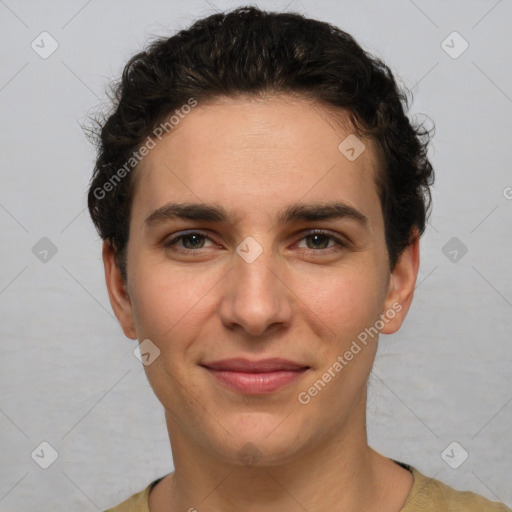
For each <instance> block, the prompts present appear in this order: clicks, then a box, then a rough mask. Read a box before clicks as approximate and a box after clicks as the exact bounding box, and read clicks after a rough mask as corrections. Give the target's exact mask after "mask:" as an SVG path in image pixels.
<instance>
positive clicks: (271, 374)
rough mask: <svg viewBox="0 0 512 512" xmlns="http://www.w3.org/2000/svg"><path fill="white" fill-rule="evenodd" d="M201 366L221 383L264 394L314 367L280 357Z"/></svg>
mask: <svg viewBox="0 0 512 512" xmlns="http://www.w3.org/2000/svg"><path fill="white" fill-rule="evenodd" d="M201 366H202V367H203V368H205V369H206V370H207V371H208V372H209V373H210V375H212V376H213V377H214V378H215V379H216V380H217V382H219V383H220V384H222V385H224V386H226V387H228V388H230V389H232V390H235V391H238V392H240V393H243V394H247V395H263V394H267V393H272V392H274V391H277V390H279V389H282V388H284V387H286V386H288V385H290V384H291V383H293V382H294V381H296V380H298V379H299V378H301V377H302V376H303V375H304V374H305V373H306V372H307V371H308V370H309V369H310V366H307V365H303V364H300V363H296V362H293V361H288V360H286V359H280V358H272V359H262V360H259V361H251V360H249V359H244V358H235V359H224V360H222V361H212V362H209V363H204V364H202V365H201Z"/></svg>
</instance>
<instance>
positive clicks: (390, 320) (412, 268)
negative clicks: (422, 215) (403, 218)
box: [381, 231, 420, 334]
mask: <svg viewBox="0 0 512 512" xmlns="http://www.w3.org/2000/svg"><path fill="white" fill-rule="evenodd" d="M419 244H420V237H419V235H418V233H417V231H414V236H413V238H412V242H411V243H410V244H409V245H408V246H407V247H406V248H405V250H404V251H403V252H402V254H401V255H400V258H399V259H398V262H397V264H396V265H395V268H394V269H393V271H392V272H391V276H390V279H389V286H388V293H387V296H386V300H385V304H384V311H383V312H382V314H384V315H385V316H386V319H387V322H385V325H384V327H383V328H382V329H381V332H382V333H383V334H392V333H394V332H396V331H398V329H400V327H401V326H402V323H403V321H404V320H405V317H406V316H407V312H408V311H409V308H410V306H411V302H412V299H413V296H414V288H415V286H416V278H417V276H418V269H419V265H420V248H419Z"/></svg>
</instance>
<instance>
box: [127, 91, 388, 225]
mask: <svg viewBox="0 0 512 512" xmlns="http://www.w3.org/2000/svg"><path fill="white" fill-rule="evenodd" d="M378 166H379V162H378V158H377V152H376V147H375V144H374V143H373V142H372V141H371V140H370V139H367V138H362V137H360V136H357V135H356V134H355V133H354V130H353V128H352V127H351V125H350V122H349V121H348V117H347V115H346V114H345V113H344V112H342V111H341V110H340V111H339V112H332V111H330V110H328V109H326V108H325V107H323V106H321V105H319V104H314V103H312V102H311V101H308V100H306V99H301V98H297V97H293V96H286V95H281V96H270V97H266V98H257V99H256V98H254V97H238V98H221V99H216V100H215V101H210V102H208V103H199V104H198V105H197V106H196V107H195V108H194V109H192V110H191V111H190V113H188V114H187V115H185V116H183V118H182V119H181V120H180V121H179V123H178V124H177V125H175V127H174V128H173V129H172V131H170V132H169V133H168V134H167V135H165V136H164V137H163V138H162V140H161V141H157V144H156V146H155V147H154V149H152V150H151V151H150V152H149V153H148V155H147V156H146V157H145V158H144V160H143V161H142V162H141V164H139V168H138V169H137V170H136V173H135V178H136V179H135V190H134V202H133V209H132V211H133V215H132V218H133V217H134V216H135V215H140V216H147V215H149V214H151V212H152V211H153V210H154V209H156V208H159V207H161V206H162V205H164V204H166V203H168V202H179V201H182V202H190V201H193V202H204V203H211V202H215V203H217V204H219V203H220V204H223V205H225V207H226V208H227V209H229V210H230V211H231V210H232V212H233V213H234V214H237V213H238V214H239V217H240V218H247V216H249V217H251V218H254V219H256V218H261V219H263V217H265V216H266V217H267V218H269V217H271V216H272V212H274V211H278V210H279V211H281V209H282V206H283V205H286V204H292V203H296V202H303V203H304V202H308V201H311V202H319V201H333V200H339V201H343V202H344V203H346V204H349V205H351V206H354V207H356V206H357V207H358V209H360V210H363V211H364V213H365V215H366V216H368V217H369V218H370V219H371V218H372V217H375V216H379V214H380V203H379V200H378V191H377V187H376V184H375V176H376V174H377V173H378V172H379V171H378ZM144 218H145V217H144Z"/></svg>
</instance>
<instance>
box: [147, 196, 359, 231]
mask: <svg viewBox="0 0 512 512" xmlns="http://www.w3.org/2000/svg"><path fill="white" fill-rule="evenodd" d="M343 218H348V219H352V220H356V221H357V222H359V223H360V224H362V225H366V224H367V223H368V218H367V217H366V215H364V214H363V213H362V212H360V211H359V210H357V209H356V208H354V207H352V206H349V205H348V204H345V203H340V202H337V201H335V202H328V203H309V204H308V203H296V204H292V205H289V206H287V207H286V208H284V210H282V211H281V212H280V213H279V214H278V216H277V223H278V224H286V223H289V222H293V221H319V220H335V219H343ZM173 219H187V220H196V221H202V222H228V223H229V222H230V223H233V219H234V216H233V215H231V214H230V213H229V212H228V211H227V210H226V209H225V208H224V207H223V206H220V205H214V204H201V203H168V204H166V205H164V206H162V207H160V208H158V209H157V210H155V211H154V212H153V213H151V214H150V215H149V216H148V217H147V218H146V220H145V221H144V224H145V225H146V226H147V227H152V226H155V225H157V224H161V223H162V222H165V221H168V220H173Z"/></svg>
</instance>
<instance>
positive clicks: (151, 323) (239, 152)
mask: <svg viewBox="0 0 512 512" xmlns="http://www.w3.org/2000/svg"><path fill="white" fill-rule="evenodd" d="M341 115H342V114H340V115H339V116H338V117H339V118H340V119H343V118H342V117H340V116H341ZM351 134H353V130H351V129H350V125H349V124H348V123H345V124H343V123H335V122H333V117H332V113H331V114H329V112H328V111H326V110H324V108H323V107H320V106H318V105H316V106H315V105H313V104H312V103H310V102H308V101H306V100H301V99H296V98H293V97H289V96H282V97H268V98H266V99H259V100H255V99H249V98H237V99H233V98H231V99H228V98H224V99H218V100H216V102H214V103H209V104H201V103H200V104H199V105H198V106H197V107H195V108H194V109H193V110H192V111H191V112H190V113H189V114H188V115H187V116H186V117H185V118H184V119H182V120H181V121H180V124H179V125H178V126H177V127H176V128H174V129H173V131H172V132H171V133H169V134H168V135H166V136H165V137H164V138H162V140H161V141H160V142H159V143H158V144H157V145H156V147H155V148H154V149H152V150H151V151H150V152H149V154H148V155H147V156H146V157H145V159H144V160H143V162H142V163H141V164H140V168H139V169H137V171H136V172H137V175H136V178H137V180H136V188H135V193H134V199H133V205H132V213H131V219H130V234H129V242H128V247H127V281H126V283H124V282H123V281H122V278H121V276H120V273H119V269H118V268H117V267H116V265H115V258H114V255H113V253H112V250H111V248H110V246H109V245H108V244H105V246H104V261H105V269H106V278H107V285H108V289H109V295H110V299H111V303H112V306H113V308H114V311H115V313H116V315H117V317H118V319H119V321H120V323H121V325H122V327H123V330H124V332H125V334H126V335H127V336H128V337H130V338H133V339H135V338H138V339H139V340H140V341H141V342H142V341H143V340H150V342H145V343H146V344H148V343H150V344H149V345H147V346H148V347H150V348H151V350H149V352H150V353H154V354H156V353H158V350H159V351H160V352H159V355H158V357H156V359H155V360H154V361H153V362H152V363H151V364H149V365H147V366H145V367H144V368H145V371H146V374H147V377H148V379H149V382H150V384H151V386H152V388H153V390H154V392H155V394H156V396H157V397H158V399H159V400H160V401H161V403H162V404H163V406H164V408H165V410H166V414H167V417H168V423H169V428H170V430H172V432H170V433H171V439H172V438H173V435H174V437H176V438H181V439H182V440H183V442H186V443H189V444H194V445H195V446H196V447H200V449H202V450H203V451H204V452H205V453H209V454H211V455H212V456H215V457H217V458H219V457H220V458H221V459H224V460H226V461H232V462H238V463H240V464H241V463H242V462H240V461H241V460H242V457H241V455H243V450H247V447H245V448H244V446H245V445H246V443H252V445H254V446H255V447H256V448H257V454H258V455H257V456H258V457H261V458H262V460H263V461H265V462H266V463H268V464H277V463H278V462H283V461H286V460H289V461H292V460H294V458H297V457H298V456H300V455H301V454H305V453H307V451H308V450H312V449H313V448H314V447H315V446H317V445H319V444H320V443H321V442H323V440H325V439H326V438H335V437H337V436H338V437H339V436H343V435H348V434H349V433H350V435H352V436H363V435H364V428H365V427H364V409H365V400H366V382H367V379H368V376H369V372H370V370H371V366H372V363H373V360H374V357H375V351H376V348H377V339H378V332H383V333H386V334H388V333H392V332H394V331H396V330H397V329H398V328H399V327H400V325H401V323H402V321H403V319H404V317H405V315H406V312H407V310H408V307H409V304H410V301H411V299H412V293H413V289H414V283H415V279H416V274H417V269H418V243H417V241H416V242H414V243H413V244H411V246H410V247H409V248H408V249H407V250H406V251H405V252H404V253H403V255H402V256H401V258H400V260H399V262H398V264H397V266H396V267H395V268H394V270H393V272H390V269H389V265H388V254H387V249H386V244H385V234H384V220H383V216H382V211H381V206H380V202H379V197H378V190H377V187H376V184H375V177H376V174H377V172H378V166H379V162H378V158H377V152H376V148H375V146H374V145H373V143H372V141H371V140H368V139H362V138H361V137H359V143H364V151H363V152H362V153H361V154H360V155H359V156H358V157H357V158H355V159H354V158H353V154H352V153H353V152H351V151H350V149H348V150H347V148H346V146H343V145H342V149H341V150H340V149H339V146H340V143H342V142H343V141H344V140H345V139H346V138H347V137H348V136H349V135H351ZM354 140H355V139H349V142H351V143H352V144H349V148H350V147H352V146H353V144H354ZM362 147H363V146H356V152H359V151H357V150H358V149H359V150H360V149H361V148H362ZM347 156H349V157H351V158H348V157H347ZM156 348H157V349H158V350H156ZM152 351H153V352H152ZM150 357H151V356H150ZM226 360H231V361H226ZM252 449H253V450H254V448H252Z"/></svg>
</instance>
